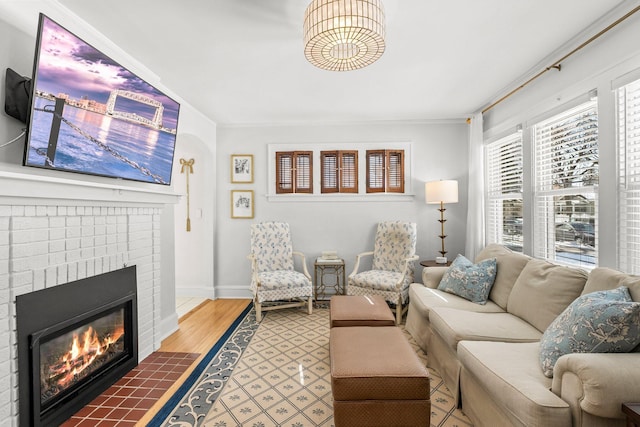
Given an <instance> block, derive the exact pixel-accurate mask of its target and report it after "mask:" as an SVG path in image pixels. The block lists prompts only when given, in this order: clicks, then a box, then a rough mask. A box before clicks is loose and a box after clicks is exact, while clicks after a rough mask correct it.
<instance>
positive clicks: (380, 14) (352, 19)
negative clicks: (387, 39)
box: [303, 0, 385, 71]
mask: <svg viewBox="0 0 640 427" xmlns="http://www.w3.org/2000/svg"><path fill="white" fill-rule="evenodd" d="M303 31H304V55H305V57H306V58H307V60H309V62H311V63H312V64H313V65H315V66H316V67H319V68H322V69H325V70H330V71H349V70H356V69H358V68H362V67H366V66H367V65H369V64H371V63H373V62H375V61H376V60H377V59H378V58H380V56H382V54H383V53H384V49H385V43H384V36H385V29H384V8H383V6H382V1H381V0H313V1H312V2H311V3H310V4H309V6H308V7H307V10H306V12H305V14H304V29H303Z"/></svg>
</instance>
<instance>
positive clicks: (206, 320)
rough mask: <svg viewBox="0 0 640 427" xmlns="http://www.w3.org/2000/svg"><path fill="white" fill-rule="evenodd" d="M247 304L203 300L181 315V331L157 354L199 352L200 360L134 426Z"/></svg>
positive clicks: (150, 414) (152, 412)
mask: <svg viewBox="0 0 640 427" xmlns="http://www.w3.org/2000/svg"><path fill="white" fill-rule="evenodd" d="M250 302H251V300H249V299H217V300H215V301H214V300H206V301H204V302H203V303H202V304H200V305H198V306H197V307H195V308H194V309H193V310H191V311H190V312H188V313H187V314H185V315H184V316H182V318H181V319H180V321H179V322H178V326H179V328H180V329H179V330H177V331H176V332H174V333H173V334H171V335H170V336H169V337H167V338H166V339H165V340H164V341H162V345H161V347H160V349H159V350H158V351H170V352H186V353H200V357H198V359H197V360H196V361H195V362H194V363H193V364H192V365H191V367H190V369H188V370H187V372H185V373H184V374H183V375H182V377H180V378H179V379H178V380H177V381H176V384H175V385H174V386H173V387H171V388H170V389H169V390H168V391H167V393H165V395H164V396H162V397H161V398H160V399H158V401H157V402H156V404H155V405H154V406H153V407H152V408H151V409H150V410H149V412H147V414H146V415H145V416H144V417H143V418H142V419H141V420H140V421H139V422H138V423H137V425H138V426H145V425H146V424H147V423H148V422H149V421H150V420H151V419H152V418H153V416H154V415H155V414H156V413H157V412H158V411H159V410H160V409H161V408H162V406H163V405H164V404H165V403H166V402H167V400H169V398H170V397H171V396H172V395H173V394H174V393H175V391H176V390H177V389H178V388H179V387H180V384H182V383H183V382H184V380H185V379H186V378H187V377H188V376H189V374H190V373H191V371H193V368H195V367H196V366H197V365H198V363H199V362H200V360H201V359H202V358H203V357H204V356H205V354H206V353H207V351H209V349H210V348H211V347H213V345H214V344H215V343H216V342H217V341H218V339H219V338H220V337H221V336H222V335H223V334H224V333H225V332H226V331H227V329H228V328H229V326H231V324H232V323H233V321H234V320H236V319H237V318H238V316H239V315H240V314H241V313H242V311H243V310H244V309H245V308H246V307H247V305H248V304H249V303H250Z"/></svg>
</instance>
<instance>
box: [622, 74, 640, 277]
mask: <svg viewBox="0 0 640 427" xmlns="http://www.w3.org/2000/svg"><path fill="white" fill-rule="evenodd" d="M617 127H618V132H617V133H618V144H619V150H618V153H619V161H618V171H619V174H618V175H619V183H618V200H619V204H620V206H619V209H618V215H619V218H618V221H619V227H618V232H619V235H618V264H619V268H620V269H621V270H622V271H625V272H627V273H631V274H640V80H636V81H634V82H631V83H629V84H627V85H625V86H622V87H620V88H619V89H618V90H617Z"/></svg>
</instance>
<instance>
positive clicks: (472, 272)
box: [438, 255, 496, 305]
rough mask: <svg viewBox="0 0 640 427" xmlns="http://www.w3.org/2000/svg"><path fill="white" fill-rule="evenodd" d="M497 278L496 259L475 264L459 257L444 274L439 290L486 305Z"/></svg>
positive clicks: (461, 256)
mask: <svg viewBox="0 0 640 427" xmlns="http://www.w3.org/2000/svg"><path fill="white" fill-rule="evenodd" d="M495 278H496V259H495V258H489V259H485V260H483V261H480V262H479V263H477V264H473V263H472V262H471V261H469V260H468V259H467V258H465V257H464V256H463V255H458V256H457V257H456V259H455V260H453V263H452V264H451V266H450V267H449V269H448V270H447V271H446V272H445V273H444V276H443V277H442V280H441V281H440V284H439V285H438V289H439V290H441V291H445V292H449V293H451V294H454V295H457V296H459V297H462V298H464V299H468V300H469V301H471V302H475V303H477V304H481V305H484V304H486V303H487V298H488V297H489V292H491V287H492V286H493V282H494V280H495Z"/></svg>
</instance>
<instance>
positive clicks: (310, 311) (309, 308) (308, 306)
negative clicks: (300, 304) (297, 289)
mask: <svg viewBox="0 0 640 427" xmlns="http://www.w3.org/2000/svg"><path fill="white" fill-rule="evenodd" d="M312 312H313V297H309V301H308V302H307V313H308V314H311V313H312Z"/></svg>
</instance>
